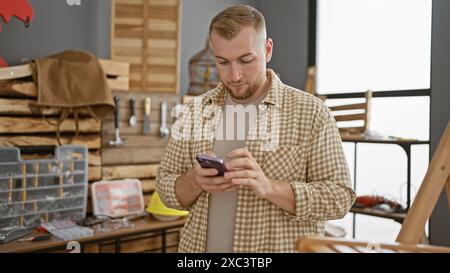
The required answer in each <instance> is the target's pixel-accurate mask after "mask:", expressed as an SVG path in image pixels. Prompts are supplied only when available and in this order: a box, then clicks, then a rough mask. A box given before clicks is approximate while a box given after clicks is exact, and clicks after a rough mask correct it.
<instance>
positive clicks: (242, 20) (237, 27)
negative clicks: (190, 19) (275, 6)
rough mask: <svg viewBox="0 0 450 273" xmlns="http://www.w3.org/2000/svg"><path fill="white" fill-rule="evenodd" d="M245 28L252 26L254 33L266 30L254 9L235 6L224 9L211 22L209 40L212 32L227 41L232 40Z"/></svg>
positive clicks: (262, 20)
mask: <svg viewBox="0 0 450 273" xmlns="http://www.w3.org/2000/svg"><path fill="white" fill-rule="evenodd" d="M245 26H253V27H254V28H255V29H256V31H258V32H259V31H261V30H264V31H265V30H266V21H265V19H264V16H263V15H262V14H261V12H259V11H258V10H257V9H255V8H254V7H251V6H248V5H236V6H232V7H229V8H226V9H224V10H223V11H221V12H220V13H218V14H217V15H216V16H214V18H213V19H212V20H211V24H210V25H209V38H210V39H211V33H212V32H213V31H214V32H216V33H217V34H219V35H220V36H222V37H224V38H225V39H227V40H231V39H233V38H234V37H235V36H236V35H237V34H238V33H239V32H240V31H241V29H242V27H245Z"/></svg>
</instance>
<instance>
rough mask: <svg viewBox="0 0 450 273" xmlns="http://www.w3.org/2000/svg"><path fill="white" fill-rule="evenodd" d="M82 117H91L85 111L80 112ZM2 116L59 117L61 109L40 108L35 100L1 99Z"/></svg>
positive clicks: (0, 111)
mask: <svg viewBox="0 0 450 273" xmlns="http://www.w3.org/2000/svg"><path fill="white" fill-rule="evenodd" d="M79 113H80V116H81V117H88V116H90V114H89V112H88V111H87V110H85V109H81V110H80V111H79ZM0 114H1V115H39V116H42V115H46V116H59V115H60V114H61V109H60V108H58V107H41V108H38V106H37V105H36V101H35V100H29V99H2V98H0Z"/></svg>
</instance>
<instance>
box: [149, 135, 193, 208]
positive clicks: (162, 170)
mask: <svg viewBox="0 0 450 273" xmlns="http://www.w3.org/2000/svg"><path fill="white" fill-rule="evenodd" d="M187 149H188V141H187V140H175V139H173V138H172V137H171V138H170V140H169V143H168V145H167V148H166V153H165V155H164V158H163V160H162V161H161V163H160V165H159V167H158V174H157V176H156V191H157V192H158V194H159V196H160V198H161V202H162V203H163V204H164V205H165V206H166V207H168V208H172V209H177V210H188V209H189V208H186V207H184V206H183V205H182V204H181V202H180V200H179V199H178V197H177V194H176V191H175V181H176V180H177V178H178V177H179V176H180V175H182V174H184V173H185V172H186V171H187V167H186V164H185V160H186V155H187V154H188V153H187Z"/></svg>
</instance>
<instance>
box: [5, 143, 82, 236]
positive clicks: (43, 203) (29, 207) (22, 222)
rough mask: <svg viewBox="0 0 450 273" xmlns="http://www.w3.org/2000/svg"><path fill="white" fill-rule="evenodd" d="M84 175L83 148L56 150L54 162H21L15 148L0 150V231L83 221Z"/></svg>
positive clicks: (58, 148) (69, 146) (61, 148)
mask: <svg viewBox="0 0 450 273" xmlns="http://www.w3.org/2000/svg"><path fill="white" fill-rule="evenodd" d="M87 172H88V153H87V148H86V147H84V146H73V145H63V146H60V147H56V149H55V157H54V158H52V159H39V160H21V157H20V150H19V149H18V148H15V147H0V228H1V227H6V226H16V225H18V226H27V227H36V226H38V225H39V224H41V221H44V222H49V221H52V220H73V221H79V220H81V219H83V218H84V217H85V215H86V203H87V190H88V185H87V181H88V179H87V178H88V173H87ZM38 220H40V221H38Z"/></svg>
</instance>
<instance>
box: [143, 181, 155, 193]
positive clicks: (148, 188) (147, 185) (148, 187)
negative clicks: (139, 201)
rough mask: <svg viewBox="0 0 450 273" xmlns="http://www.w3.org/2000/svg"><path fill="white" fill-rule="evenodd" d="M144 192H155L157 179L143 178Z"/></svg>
mask: <svg viewBox="0 0 450 273" xmlns="http://www.w3.org/2000/svg"><path fill="white" fill-rule="evenodd" d="M141 183H142V192H145V193H153V192H154V191H155V190H156V180H155V179H142V180H141Z"/></svg>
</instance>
